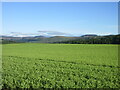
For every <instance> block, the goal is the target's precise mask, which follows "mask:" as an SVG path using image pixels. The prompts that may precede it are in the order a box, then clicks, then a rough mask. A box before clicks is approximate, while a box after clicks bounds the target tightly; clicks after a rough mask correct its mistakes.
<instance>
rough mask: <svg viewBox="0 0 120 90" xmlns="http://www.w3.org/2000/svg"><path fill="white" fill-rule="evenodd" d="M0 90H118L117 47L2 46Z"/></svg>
mask: <svg viewBox="0 0 120 90" xmlns="http://www.w3.org/2000/svg"><path fill="white" fill-rule="evenodd" d="M2 58H3V60H2V67H3V77H2V78H3V85H4V86H3V88H120V86H119V83H120V78H119V76H120V74H119V73H118V69H119V66H118V45H112V44H109V45H108V44H94V45H93V44H38V43H21V44H5V45H3V57H2Z"/></svg>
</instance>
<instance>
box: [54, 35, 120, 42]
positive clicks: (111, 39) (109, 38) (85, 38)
mask: <svg viewBox="0 0 120 90" xmlns="http://www.w3.org/2000/svg"><path fill="white" fill-rule="evenodd" d="M54 43H66V44H120V34H119V35H107V36H92V37H91V36H82V37H81V38H77V39H75V40H68V41H62V42H54Z"/></svg>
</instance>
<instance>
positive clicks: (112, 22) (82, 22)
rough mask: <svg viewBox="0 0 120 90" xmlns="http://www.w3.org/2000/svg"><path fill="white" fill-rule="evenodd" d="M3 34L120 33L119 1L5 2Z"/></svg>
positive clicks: (3, 8)
mask: <svg viewBox="0 0 120 90" xmlns="http://www.w3.org/2000/svg"><path fill="white" fill-rule="evenodd" d="M2 15H3V16H2V17H3V18H2V19H3V33H10V32H21V33H36V32H38V31H42V32H43V31H44V32H47V31H48V32H53V31H54V32H62V33H69V34H73V35H79V34H91V33H93V34H99V35H100V34H117V33H118V28H117V26H118V3H117V2H16V3H15V2H3V5H2Z"/></svg>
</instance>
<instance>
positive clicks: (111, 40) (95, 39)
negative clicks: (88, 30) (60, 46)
mask: <svg viewBox="0 0 120 90" xmlns="http://www.w3.org/2000/svg"><path fill="white" fill-rule="evenodd" d="M1 42H2V43H3V44H5V43H25V42H30V43H66V44H67V43H70V44H120V35H106V36H98V35H95V34H86V35H82V36H80V37H65V36H53V37H44V36H34V37H11V36H2V41H1Z"/></svg>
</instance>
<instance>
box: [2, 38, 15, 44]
mask: <svg viewBox="0 0 120 90" xmlns="http://www.w3.org/2000/svg"><path fill="white" fill-rule="evenodd" d="M10 43H17V42H15V41H11V40H4V39H1V40H0V44H10Z"/></svg>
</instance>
